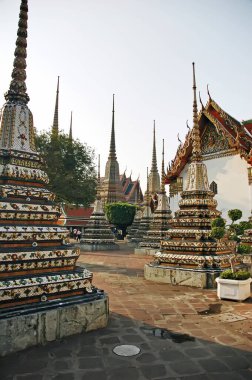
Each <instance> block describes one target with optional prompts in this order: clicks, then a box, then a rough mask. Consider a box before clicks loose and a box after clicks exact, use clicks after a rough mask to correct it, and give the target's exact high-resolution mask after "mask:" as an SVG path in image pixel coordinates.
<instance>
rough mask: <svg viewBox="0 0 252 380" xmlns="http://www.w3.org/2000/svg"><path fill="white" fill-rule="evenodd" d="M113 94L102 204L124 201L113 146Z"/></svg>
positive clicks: (114, 147)
mask: <svg viewBox="0 0 252 380" xmlns="http://www.w3.org/2000/svg"><path fill="white" fill-rule="evenodd" d="M114 100H115V98H114V94H113V108H112V128H111V139H110V149H109V156H108V161H107V163H106V168H105V177H104V179H103V181H102V183H101V190H100V195H101V200H102V202H103V204H104V203H111V202H120V201H124V200H125V197H124V194H123V189H122V185H121V182H120V174H119V164H118V161H117V157H116V145H115V102H114Z"/></svg>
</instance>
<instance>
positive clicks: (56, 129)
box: [52, 76, 59, 136]
mask: <svg viewBox="0 0 252 380" xmlns="http://www.w3.org/2000/svg"><path fill="white" fill-rule="evenodd" d="M52 133H54V134H56V136H57V135H58V133H59V76H58V82H57V91H56V101H55V110H54V117H53V126H52Z"/></svg>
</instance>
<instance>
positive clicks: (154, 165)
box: [151, 120, 158, 172]
mask: <svg viewBox="0 0 252 380" xmlns="http://www.w3.org/2000/svg"><path fill="white" fill-rule="evenodd" d="M157 170H158V168H157V152H156V125H155V120H154V125H153V148H152V163H151V171H152V172H153V171H157Z"/></svg>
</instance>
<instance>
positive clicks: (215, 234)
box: [211, 227, 225, 239]
mask: <svg viewBox="0 0 252 380" xmlns="http://www.w3.org/2000/svg"><path fill="white" fill-rule="evenodd" d="M224 235H225V228H224V227H212V231H211V237H212V238H214V239H221V238H223V236H224Z"/></svg>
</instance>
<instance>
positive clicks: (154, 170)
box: [148, 120, 160, 194]
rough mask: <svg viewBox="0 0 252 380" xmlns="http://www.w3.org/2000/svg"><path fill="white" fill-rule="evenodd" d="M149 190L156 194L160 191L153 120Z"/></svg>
mask: <svg viewBox="0 0 252 380" xmlns="http://www.w3.org/2000/svg"><path fill="white" fill-rule="evenodd" d="M148 183H149V192H150V193H151V194H156V193H158V192H159V191H160V177H159V173H158V167H157V153H156V124H155V120H154V125H153V147H152V161H151V170H150V175H149V180H148Z"/></svg>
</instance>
